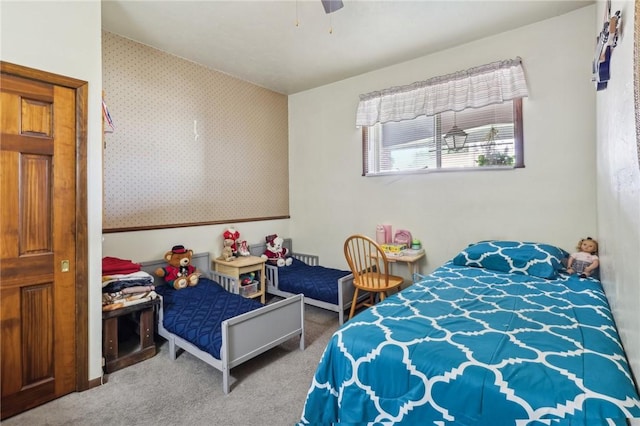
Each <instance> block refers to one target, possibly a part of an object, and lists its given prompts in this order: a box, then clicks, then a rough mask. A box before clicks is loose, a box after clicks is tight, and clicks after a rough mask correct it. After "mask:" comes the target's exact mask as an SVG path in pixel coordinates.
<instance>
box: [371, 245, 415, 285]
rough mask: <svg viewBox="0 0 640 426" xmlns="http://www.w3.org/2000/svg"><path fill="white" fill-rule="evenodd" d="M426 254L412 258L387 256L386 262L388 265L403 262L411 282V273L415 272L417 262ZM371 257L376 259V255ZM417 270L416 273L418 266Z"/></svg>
mask: <svg viewBox="0 0 640 426" xmlns="http://www.w3.org/2000/svg"><path fill="white" fill-rule="evenodd" d="M425 255H426V252H424V251H423V252H422V253H420V254H416V255H413V256H407V255H403V256H389V255H387V260H388V261H389V263H396V262H404V263H406V264H407V266H408V267H409V274H410V276H411V279H412V280H413V273H414V272H416V263H417V262H418V260H420V259H422V258H423V257H425ZM371 257H374V258H375V257H378V256H377V255H376V254H372V255H371ZM417 266H418V269H417V271H418V272H420V265H417Z"/></svg>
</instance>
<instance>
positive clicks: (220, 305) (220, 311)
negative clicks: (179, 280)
mask: <svg viewBox="0 0 640 426" xmlns="http://www.w3.org/2000/svg"><path fill="white" fill-rule="evenodd" d="M156 291H157V292H158V293H159V294H160V295H161V296H162V299H163V304H162V306H163V309H164V321H163V325H164V328H166V329H167V330H168V331H170V332H171V333H174V334H176V335H178V336H180V337H182V338H183V339H185V340H188V341H189V342H191V343H193V344H194V345H196V346H197V347H198V348H200V349H202V350H203V351H206V352H208V353H210V354H211V355H213V356H214V357H215V358H217V359H220V347H221V346H222V328H221V324H222V321H224V320H227V319H229V318H232V317H235V316H237V315H240V314H244V313H245V312H249V311H252V310H254V309H257V308H260V307H262V304H260V302H258V301H257V300H254V299H246V298H244V297H242V296H239V295H237V294H232V293H229V292H228V291H226V290H225V289H223V288H222V287H220V285H218V284H217V283H216V282H214V281H211V280H209V279H207V278H203V277H201V278H200V281H199V283H198V285H196V286H194V287H187V288H183V289H181V290H174V289H173V288H171V287H168V286H164V285H163V286H159V287H158V288H157V289H156Z"/></svg>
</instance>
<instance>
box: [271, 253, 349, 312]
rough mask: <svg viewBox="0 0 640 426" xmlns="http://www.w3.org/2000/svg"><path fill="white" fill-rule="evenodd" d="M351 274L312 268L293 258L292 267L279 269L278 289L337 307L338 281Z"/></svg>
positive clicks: (319, 267) (318, 267) (322, 267)
mask: <svg viewBox="0 0 640 426" xmlns="http://www.w3.org/2000/svg"><path fill="white" fill-rule="evenodd" d="M350 273H351V272H350V271H343V270H340V269H333V268H327V267H325V266H319V265H316V266H311V265H308V264H306V263H304V262H302V261H301V260H298V259H295V258H293V263H291V265H290V266H283V267H280V268H278V288H279V289H280V290H282V291H288V292H289V293H293V294H304V296H305V297H309V298H311V299H315V300H320V301H323V302H327V303H332V304H334V305H337V304H338V280H339V279H340V278H342V277H344V276H347V275H349V274H350Z"/></svg>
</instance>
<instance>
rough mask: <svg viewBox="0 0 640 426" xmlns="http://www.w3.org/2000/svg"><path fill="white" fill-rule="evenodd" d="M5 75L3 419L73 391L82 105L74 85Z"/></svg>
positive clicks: (0, 302) (0, 86)
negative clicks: (79, 118) (79, 113)
mask: <svg viewBox="0 0 640 426" xmlns="http://www.w3.org/2000/svg"><path fill="white" fill-rule="evenodd" d="M0 79H1V80H0V90H1V92H0V95H1V96H0V102H1V105H0V115H1V118H0V123H1V124H2V129H1V130H2V134H1V135H0V137H1V140H0V167H1V169H0V178H1V179H0V200H2V208H1V214H0V231H1V233H2V238H1V239H0V306H1V308H2V309H1V310H0V325H1V329H2V336H1V339H0V354H1V359H0V368H1V371H0V373H1V376H0V377H1V378H0V384H1V386H2V389H1V394H2V408H1V410H2V418H6V417H9V416H12V415H14V414H17V413H19V412H21V411H24V410H26V409H29V408H32V407H35V406H37V405H40V404H42V403H44V402H47V401H49V400H51V399H54V398H57V397H59V396H62V395H65V394H67V393H69V392H72V391H74V390H75V388H76V340H75V339H76V334H75V330H76V303H75V301H76V293H75V291H76V290H75V282H76V281H75V268H76V265H75V259H76V241H75V238H76V237H75V235H76V206H75V203H76V189H75V188H76V176H75V170H76V164H75V161H76V157H75V156H76V130H75V129H76V123H75V115H76V110H75V109H76V105H75V91H74V90H73V89H69V88H65V87H60V86H55V85H51V84H45V83H41V82H34V81H31V80H27V79H22V78H19V77H14V76H8V75H5V74H2V76H1V77H0ZM63 262H64V263H65V264H68V267H67V268H65V270H63V269H62V267H61V265H63Z"/></svg>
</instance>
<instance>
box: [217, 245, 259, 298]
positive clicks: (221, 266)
mask: <svg viewBox="0 0 640 426" xmlns="http://www.w3.org/2000/svg"><path fill="white" fill-rule="evenodd" d="M266 261H267V260H266V259H263V258H261V257H258V256H241V257H238V258H236V259H234V260H230V261H228V262H227V261H226V260H220V259H214V260H213V269H214V270H215V271H216V272H220V273H221V274H225V275H229V276H231V277H234V278H238V279H239V278H240V275H241V274H246V273H248V272H256V273H257V274H258V275H259V277H258V282H259V284H258V285H259V288H258V291H257V292H255V293H252V294H251V295H250V296H247V297H251V298H255V297H260V302H262V304H263V305H264V303H265V301H266V288H265V284H264V264H265V262H266Z"/></svg>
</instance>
